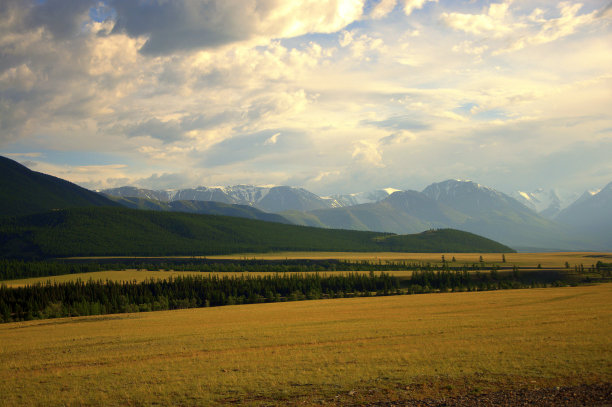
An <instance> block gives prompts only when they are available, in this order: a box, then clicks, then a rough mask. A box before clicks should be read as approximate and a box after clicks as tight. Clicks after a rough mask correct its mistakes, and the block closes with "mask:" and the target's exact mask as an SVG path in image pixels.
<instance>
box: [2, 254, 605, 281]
mask: <svg viewBox="0 0 612 407" xmlns="http://www.w3.org/2000/svg"><path fill="white" fill-rule="evenodd" d="M442 256H444V259H445V260H446V261H448V262H450V261H451V260H452V258H453V257H454V258H455V260H456V262H455V263H450V264H451V265H452V264H455V265H457V266H461V265H463V264H466V263H467V264H472V263H478V262H479V261H480V256H482V258H483V261H484V262H485V264H486V265H489V266H491V265H493V264H497V265H501V266H507V267H509V266H513V265H517V266H519V267H523V268H532V269H535V268H536V267H537V265H538V264H541V265H542V267H557V268H564V267H565V263H566V262H567V263H569V264H570V267H572V268H573V267H574V265H581V264H582V265H584V266H585V267H590V266H591V265H593V264H595V263H597V261H599V260H601V261H602V262H608V263H609V262H612V253H592V252H566V253H563V252H554V253H506V254H504V256H505V258H506V263H505V264H504V263H502V254H501V253H483V254H480V253H395V252H383V253H357V252H283V253H265V254H261V253H248V254H235V255H229V256H207V258H208V259H238V260H240V259H260V260H283V259H338V260H343V261H352V262H355V261H361V260H368V261H379V260H380V261H382V262H385V261H407V262H413V263H427V262H430V263H432V264H433V263H436V264H441V263H442ZM92 258H93V257H91V258H89V259H92ZM97 258H100V257H97ZM176 258H184V257H176ZM146 259H147V258H146V257H143V260H145V261H146ZM335 273H336V274H338V273H341V272H335ZM365 273H367V272H365ZM210 274H219V275H221V276H236V275H242V273H201V272H197V271H194V272H190V271H163V270H159V271H149V270H113V271H99V272H93V273H80V274H68V275H61V276H51V277H39V278H28V279H19V280H5V281H0V284H5V285H6V286H8V287H21V286H25V285H27V284H36V283H42V284H44V283H46V282H48V281H50V282H58V283H61V282H67V281H76V280H79V279H80V280H82V281H88V280H89V279H93V280H103V281H104V280H111V281H138V282H141V281H145V280H148V279H154V280H160V279H167V278H170V277H173V278H174V277H178V276H186V275H203V276H208V275H210ZM257 274H259V275H265V274H274V273H257ZM321 274H334V272H323V273H321ZM389 274H392V275H396V276H400V277H405V276H410V275H411V272H410V271H391V272H389Z"/></svg>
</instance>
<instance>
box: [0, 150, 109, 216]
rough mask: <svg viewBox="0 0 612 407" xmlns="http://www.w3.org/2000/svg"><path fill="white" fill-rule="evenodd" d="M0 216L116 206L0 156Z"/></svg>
mask: <svg viewBox="0 0 612 407" xmlns="http://www.w3.org/2000/svg"><path fill="white" fill-rule="evenodd" d="M0 193H1V194H2V199H0V217H2V216H21V215H28V214H33V213H38V212H43V211H48V210H51V209H63V208H75V207H79V206H118V204H116V203H114V202H113V201H111V200H109V199H107V198H106V197H104V196H102V195H100V194H97V193H95V192H92V191H89V190H87V189H85V188H81V187H79V186H78V185H75V184H73V183H71V182H68V181H65V180H63V179H60V178H56V177H53V176H51V175H47V174H42V173H40V172H36V171H32V170H30V169H28V168H26V167H24V166H23V165H21V164H19V163H17V162H16V161H13V160H11V159H8V158H6V157H1V156H0Z"/></svg>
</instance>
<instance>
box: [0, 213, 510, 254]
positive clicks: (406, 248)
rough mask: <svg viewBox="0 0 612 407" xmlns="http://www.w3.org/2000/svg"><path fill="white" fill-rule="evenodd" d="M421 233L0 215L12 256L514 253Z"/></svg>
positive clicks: (459, 237) (461, 235) (140, 217)
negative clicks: (245, 253) (393, 252)
mask: <svg viewBox="0 0 612 407" xmlns="http://www.w3.org/2000/svg"><path fill="white" fill-rule="evenodd" d="M422 235H423V237H420V238H419V237H418V236H419V235H405V236H398V235H393V234H388V233H377V232H360V231H348V230H334V229H319V228H312V227H304V226H294V225H286V224H280V223H273V222H263V221H259V220H253V219H243V218H235V217H228V216H215V215H198V214H189V213H180V212H158V211H144V210H134V209H127V208H112V207H97V208H95V207H90V208H72V209H62V210H55V211H51V212H46V213H40V214H35V215H29V216H24V217H20V218H12V219H5V220H1V221H0V253H1V256H3V257H12V258H49V257H68V256H139V255H142V256H169V255H207V254H224V253H243V252H269V251H373V252H376V251H403V252H440V251H447V252H451V251H454V252H506V253H507V252H512V251H513V250H512V249H510V248H509V247H507V246H504V245H501V244H499V243H496V242H494V241H492V240H489V239H485V238H482V237H479V236H475V235H472V234H470V233H465V232H460V231H453V232H448V231H430V232H424V233H423V234H422ZM410 236H415V237H413V238H411V237H410Z"/></svg>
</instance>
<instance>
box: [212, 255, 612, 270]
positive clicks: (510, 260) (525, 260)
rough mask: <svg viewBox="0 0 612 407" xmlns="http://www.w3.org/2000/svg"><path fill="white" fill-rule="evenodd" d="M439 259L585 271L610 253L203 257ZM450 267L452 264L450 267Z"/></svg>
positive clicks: (610, 257) (611, 257)
mask: <svg viewBox="0 0 612 407" xmlns="http://www.w3.org/2000/svg"><path fill="white" fill-rule="evenodd" d="M442 256H444V259H445V260H446V261H448V262H450V261H451V260H452V258H453V257H454V258H455V260H456V262H455V264H457V265H462V264H465V263H468V264H472V263H478V262H479V261H480V256H482V259H483V261H484V262H485V263H487V264H500V265H503V263H502V256H505V258H506V266H512V265H517V266H519V267H536V266H537V265H538V264H541V265H542V267H565V262H568V263H569V264H570V266H572V267H573V266H574V265H576V264H577V265H580V264H584V266H585V267H587V266H591V265H592V264H595V263H597V262H598V261H602V262H604V263H611V262H612V253H595V252H552V253H505V254H503V255H502V254H501V253H482V254H481V253H392V252H383V253H357V252H282V253H263V254H262V253H247V254H236V255H229V256H207V258H209V259H261V260H282V259H339V260H349V261H360V260H375V261H376V260H381V261H385V260H389V261H407V262H416V263H418V262H431V263H441V262H442ZM451 264H452V263H451Z"/></svg>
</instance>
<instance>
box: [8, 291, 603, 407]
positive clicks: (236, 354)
mask: <svg viewBox="0 0 612 407" xmlns="http://www.w3.org/2000/svg"><path fill="white" fill-rule="evenodd" d="M611 298H612V285H611V284H601V285H592V286H580V287H564V288H546V289H529V290H507V291H489V292H473V293H448V294H426V295H412V296H393V297H373V298H352V299H335V300H317V301H303V302H290V303H268V304H254V305H240V306H225V307H218V308H201V309H188V310H177V311H164V312H149V313H140V314H121V315H106V316H98V317H80V318H67V319H57V320H39V321H29V322H19V323H9V324H2V325H0V395H2V397H1V398H0V404H2V405H7V406H17V405H45V406H47V405H50V406H53V405H83V404H86V405H209V404H234V403H236V404H243V405H286V404H300V405H304V404H306V405H319V404H321V403H323V402H336V403H359V400H371V399H372V397H374V398H375V399H378V400H401V399H405V398H410V397H415V398H420V397H426V396H428V395H431V394H437V395H439V394H454V393H461V392H471V393H478V392H482V391H487V389H493V388H527V387H536V386H558V385H568V384H582V383H596V382H610V381H612V301H610V299H611Z"/></svg>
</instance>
